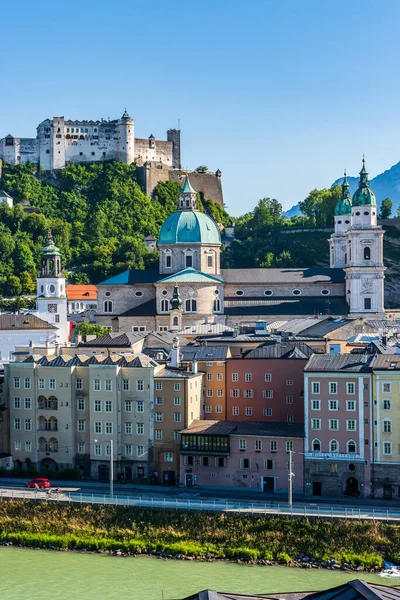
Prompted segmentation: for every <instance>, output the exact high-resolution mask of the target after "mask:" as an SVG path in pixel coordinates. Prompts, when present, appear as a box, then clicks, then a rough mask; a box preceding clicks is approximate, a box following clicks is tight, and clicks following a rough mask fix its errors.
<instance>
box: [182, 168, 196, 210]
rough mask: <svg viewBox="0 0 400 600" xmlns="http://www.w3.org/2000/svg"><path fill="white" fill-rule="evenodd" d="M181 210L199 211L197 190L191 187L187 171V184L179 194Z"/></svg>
mask: <svg viewBox="0 0 400 600" xmlns="http://www.w3.org/2000/svg"><path fill="white" fill-rule="evenodd" d="M179 210H197V199H196V190H195V189H194V188H193V187H192V186H191V183H190V181H189V175H188V173H187V171H186V179H185V183H184V184H183V186H182V187H181V189H180V192H179Z"/></svg>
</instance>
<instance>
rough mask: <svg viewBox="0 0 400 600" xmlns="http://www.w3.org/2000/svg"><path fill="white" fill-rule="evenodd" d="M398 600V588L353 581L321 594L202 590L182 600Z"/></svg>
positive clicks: (399, 593)
mask: <svg viewBox="0 0 400 600" xmlns="http://www.w3.org/2000/svg"><path fill="white" fill-rule="evenodd" d="M267 599H270V600H284V599H285V600H301V599H303V600H305V599H307V600H333V599H334V600H400V587H398V586H393V587H392V586H389V585H383V584H379V583H367V582H366V581H363V580H362V579H354V580H353V581H349V582H347V583H344V584H342V585H338V586H336V587H333V588H329V589H327V590H323V591H321V592H289V593H286V594H265V595H264V594H261V595H260V594H257V595H255V596H252V595H250V594H232V593H229V592H216V591H214V590H203V591H201V592H198V593H197V594H192V595H191V596H187V597H186V598H184V599H183V600H267Z"/></svg>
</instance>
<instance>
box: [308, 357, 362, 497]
mask: <svg viewBox="0 0 400 600" xmlns="http://www.w3.org/2000/svg"><path fill="white" fill-rule="evenodd" d="M371 361H372V357H370V356H362V355H351V354H344V355H326V354H325V355H313V356H312V357H311V358H310V360H309V362H308V364H307V365H306V367H305V369H304V427H305V440H304V453H305V493H306V494H307V495H313V496H354V497H368V496H370V494H371V478H372V471H371V403H372V373H371V369H370V363H371Z"/></svg>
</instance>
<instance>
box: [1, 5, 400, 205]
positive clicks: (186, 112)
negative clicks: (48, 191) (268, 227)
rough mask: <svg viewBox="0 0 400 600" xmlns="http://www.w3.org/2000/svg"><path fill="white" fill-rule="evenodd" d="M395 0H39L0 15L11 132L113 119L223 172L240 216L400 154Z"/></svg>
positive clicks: (6, 122)
mask: <svg viewBox="0 0 400 600" xmlns="http://www.w3.org/2000/svg"><path fill="white" fill-rule="evenodd" d="M399 17H400V2H399V1H398V0H351V1H349V0H248V2H243V1H241V2H238V1H236V0H202V2H197V1H195V0H186V1H185V0H171V1H170V2H165V0H164V1H162V2H161V1H159V0H152V2H143V0H141V1H140V2H139V1H137V0H129V1H128V0H125V1H122V0H113V2H103V1H99V0H80V1H79V2H78V1H77V0H69V2H60V1H59V0H58V1H57V0H56V1H54V0H51V1H50V0H39V2H36V3H33V4H32V2H31V0H29V1H28V0H20V1H19V2H7V3H5V4H4V6H2V8H1V16H0V19H1V23H2V28H1V42H2V43H1V48H2V50H1V54H0V73H1V81H2V85H1V94H0V137H3V136H4V135H6V134H7V133H12V134H13V135H15V136H24V137H30V136H33V135H34V134H35V128H36V126H37V124H38V123H39V122H40V121H42V120H43V119H44V118H46V117H52V116H56V115H57V116H61V115H63V116H65V117H66V118H71V119H85V118H86V119H90V118H92V119H97V118H101V117H104V118H107V117H110V118H112V119H113V118H117V117H119V116H120V115H121V114H122V112H123V110H124V108H125V106H126V107H127V109H128V111H129V113H130V114H131V116H133V117H134V119H135V126H136V134H137V137H144V136H146V137H148V136H149V135H150V133H153V134H154V135H155V136H156V137H157V138H161V139H163V138H164V137H165V131H166V130H167V129H168V128H169V127H176V126H177V123H178V119H180V121H181V128H182V142H183V150H182V152H183V164H184V165H185V166H187V167H188V168H189V169H192V168H195V167H197V166H198V165H200V164H206V165H208V166H209V168H210V169H212V170H216V169H217V168H220V169H221V170H222V177H223V187H224V195H225V201H226V203H227V205H228V210H229V211H230V212H231V213H232V214H235V215H238V214H241V213H243V212H246V211H248V210H250V209H251V208H252V207H253V206H254V205H255V204H256V202H257V200H258V199H259V198H262V197H265V196H270V197H275V198H277V199H278V200H280V201H281V203H282V204H283V206H284V207H285V208H289V207H290V206H292V204H295V203H296V202H298V201H299V200H302V199H303V198H304V197H305V196H306V195H307V193H308V191H309V190H311V189H313V188H314V187H324V186H329V185H330V184H331V183H332V182H333V181H334V180H335V179H336V178H338V177H340V176H341V174H342V172H343V168H344V167H347V170H348V173H349V174H351V175H355V174H357V172H358V171H359V169H360V166H361V158H362V154H363V153H365V155H366V159H367V166H368V168H369V171H370V176H371V177H373V176H375V175H377V174H378V173H381V172H382V171H384V170H385V169H388V168H390V167H391V166H392V165H393V164H395V163H397V162H398V161H399V160H400V144H399V137H400V111H399V106H400V102H399V97H400V79H399V45H400V37H399V35H398V24H399Z"/></svg>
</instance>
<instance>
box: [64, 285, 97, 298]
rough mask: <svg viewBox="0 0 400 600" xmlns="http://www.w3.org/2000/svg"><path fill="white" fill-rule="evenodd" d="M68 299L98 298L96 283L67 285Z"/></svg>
mask: <svg viewBox="0 0 400 600" xmlns="http://www.w3.org/2000/svg"><path fill="white" fill-rule="evenodd" d="M65 291H66V294H67V298H68V300H97V287H96V286H95V285H67V287H66V289H65Z"/></svg>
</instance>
